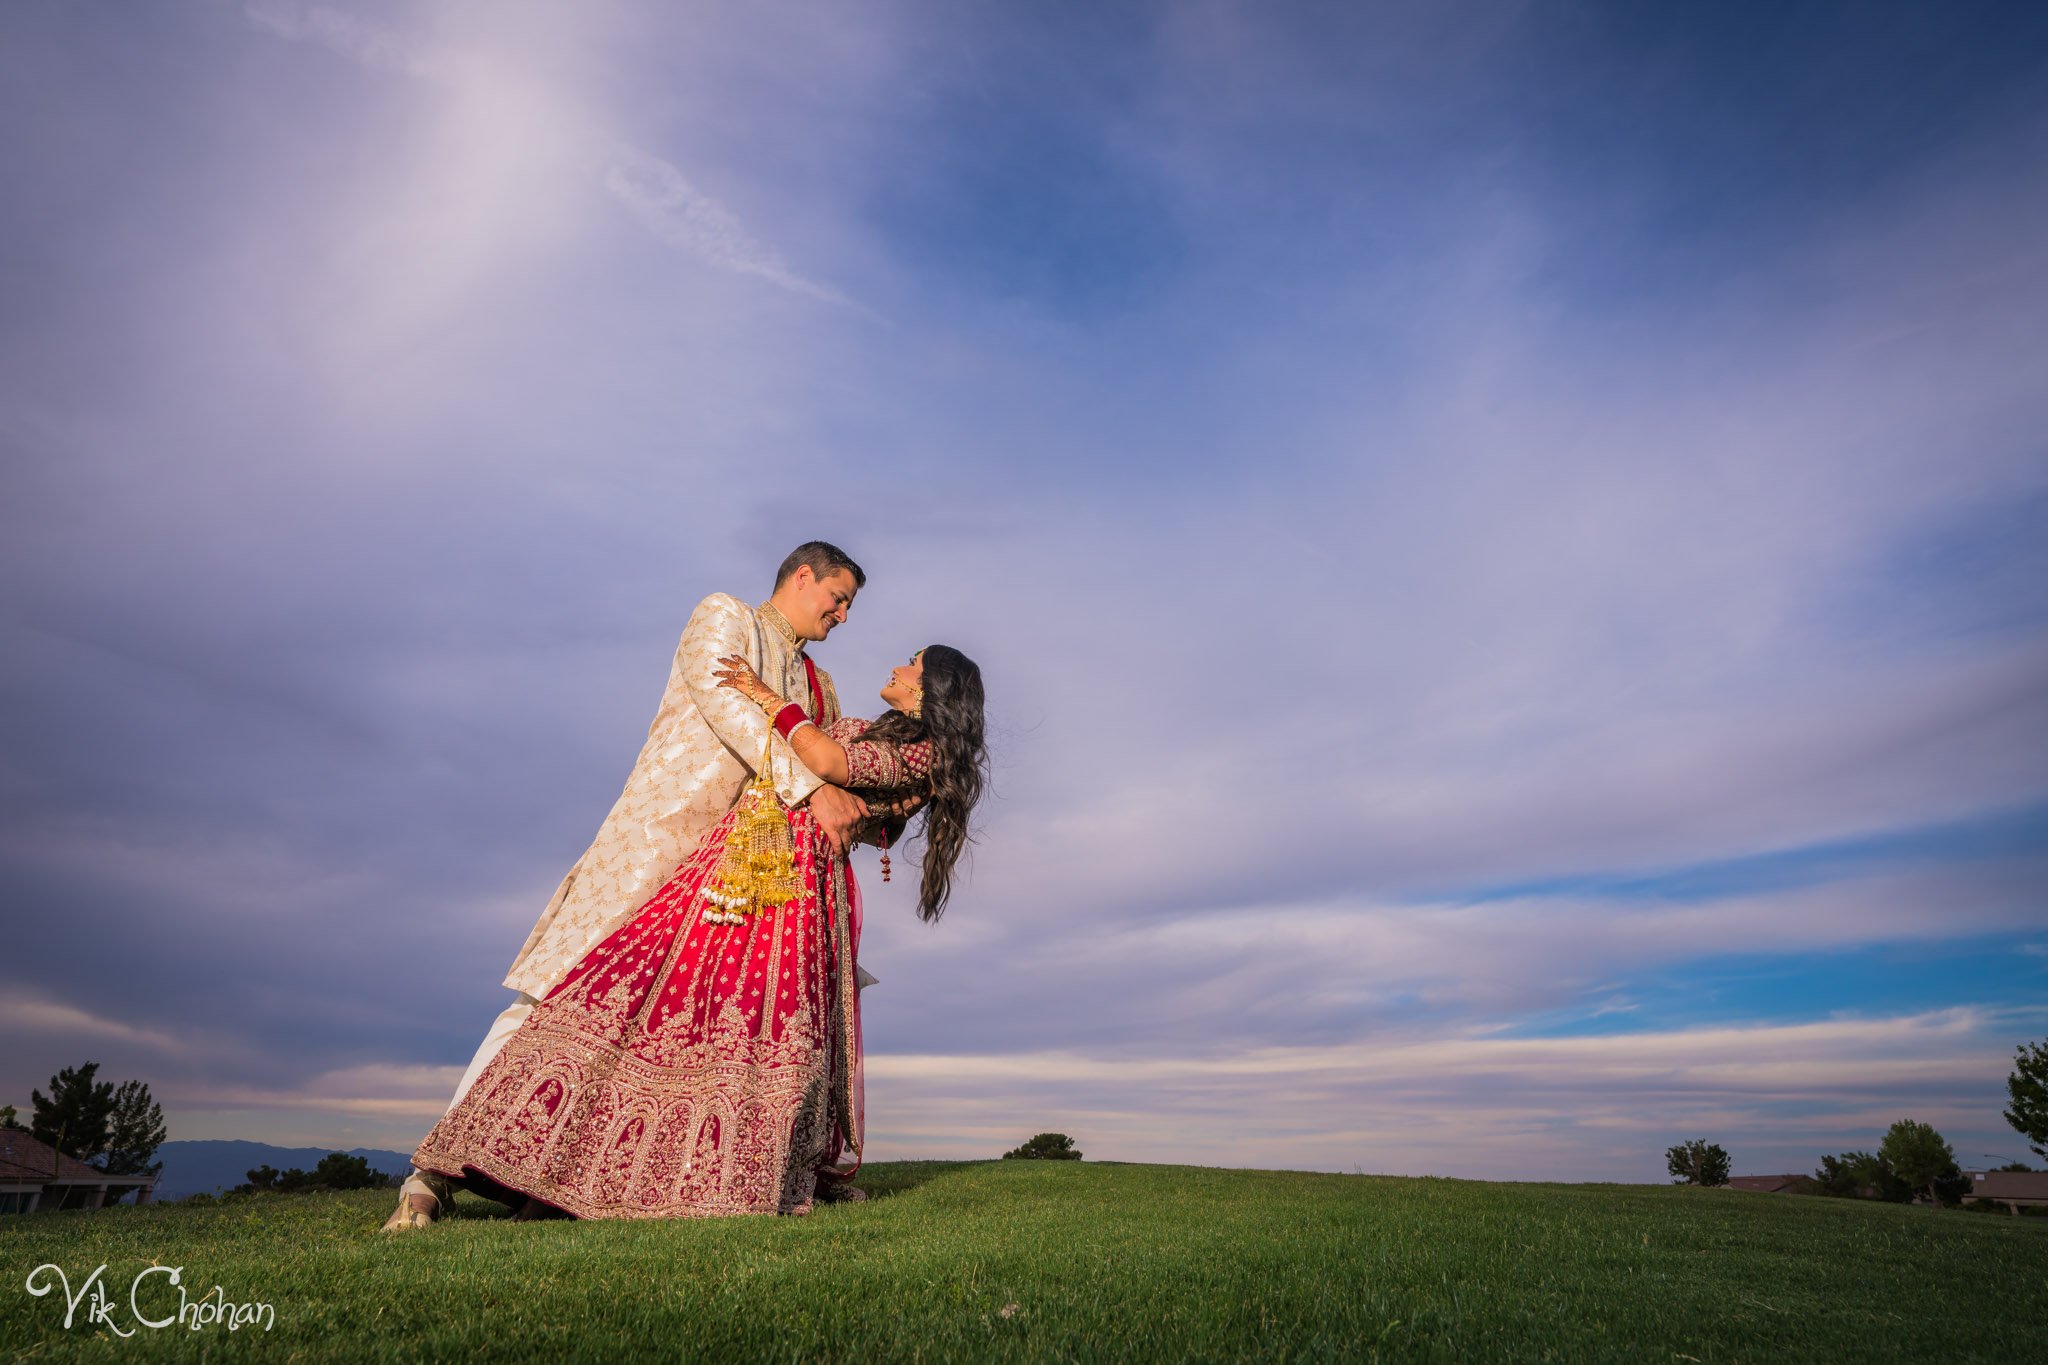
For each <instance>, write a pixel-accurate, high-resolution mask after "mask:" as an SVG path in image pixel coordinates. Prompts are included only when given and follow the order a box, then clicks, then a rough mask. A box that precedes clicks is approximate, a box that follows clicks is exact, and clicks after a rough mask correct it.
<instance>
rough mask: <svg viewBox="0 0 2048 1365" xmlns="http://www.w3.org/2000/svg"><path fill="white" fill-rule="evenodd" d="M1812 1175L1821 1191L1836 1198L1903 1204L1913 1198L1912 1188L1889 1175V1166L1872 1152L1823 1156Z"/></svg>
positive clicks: (1890, 1173)
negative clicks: (1876, 1200)
mask: <svg viewBox="0 0 2048 1365" xmlns="http://www.w3.org/2000/svg"><path fill="white" fill-rule="evenodd" d="M1813 1178H1814V1181H1815V1183H1816V1184H1818V1185H1819V1186H1820V1192H1821V1193H1822V1194H1828V1195H1833V1196H1835V1197H1836V1198H1837V1199H1882V1200H1885V1201H1886V1202H1888V1203H1893V1204H1903V1203H1905V1202H1906V1201H1907V1200H1908V1199H1911V1198H1912V1197H1913V1191H1912V1188H1911V1187H1910V1186H1908V1185H1907V1184H1905V1183H1904V1182H1903V1181H1901V1180H1900V1179H1899V1178H1898V1177H1897V1176H1895V1175H1893V1174H1892V1172H1891V1168H1890V1167H1889V1166H1887V1165H1885V1164H1884V1162H1882V1161H1880V1160H1879V1159H1878V1158H1877V1156H1876V1154H1875V1153H1872V1152H1843V1153H1842V1154H1841V1155H1840V1156H1824V1157H1822V1158H1821V1159H1820V1169H1819V1170H1817V1171H1815V1172H1814V1173H1813Z"/></svg>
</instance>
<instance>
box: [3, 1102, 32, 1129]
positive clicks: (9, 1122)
mask: <svg viewBox="0 0 2048 1365" xmlns="http://www.w3.org/2000/svg"><path fill="white" fill-rule="evenodd" d="M0 1130H5V1131H7V1132H10V1133H25V1132H27V1131H28V1130H27V1129H26V1128H23V1127H22V1126H21V1115H20V1114H19V1113H17V1112H16V1110H15V1108H14V1106H13V1105H11V1104H0Z"/></svg>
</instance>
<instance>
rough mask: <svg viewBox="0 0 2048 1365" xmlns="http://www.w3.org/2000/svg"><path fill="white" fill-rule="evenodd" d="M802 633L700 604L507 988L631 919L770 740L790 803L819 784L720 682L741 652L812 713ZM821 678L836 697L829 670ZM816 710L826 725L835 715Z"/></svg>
mask: <svg viewBox="0 0 2048 1365" xmlns="http://www.w3.org/2000/svg"><path fill="white" fill-rule="evenodd" d="M776 615H777V616H778V617H780V615H781V613H779V612H778V613H776ZM783 624H784V625H787V624H788V623H787V622H786V621H785V622H784V623H783ZM801 643H802V642H801V641H793V640H792V639H791V638H789V637H787V636H784V635H783V634H781V633H780V632H778V631H777V630H775V629H772V628H771V627H770V626H769V625H768V624H766V623H764V621H763V620H762V617H761V615H760V613H759V612H757V611H756V610H755V609H754V608H753V607H751V606H748V605H747V604H746V603H744V602H742V601H740V600H739V599H738V598H735V597H729V596H726V595H725V594H723V593H714V594H713V595H712V596H710V597H707V598H705V599H704V600H703V601H702V602H700V603H698V604H697V609H696V610H695V611H694V612H692V613H691V615H690V622H689V624H688V626H686V627H685V628H684V630H683V635H682V639H681V640H680V642H678V644H677V646H676V653H675V659H674V661H673V664H672V665H671V667H670V670H669V680H668V686H667V688H666V689H665V690H664V691H663V693H662V698H661V704H660V706H659V707H658V708H657V709H656V712H655V716H654V721H653V723H652V724H651V725H650V726H649V727H648V731H647V741H646V743H645V744H644V745H642V746H641V749H640V755H639V757H638V758H637V759H636V760H635V761H634V764H633V771H632V772H631V773H630V774H629V775H628V776H627V778H626V785H625V790H624V791H623V792H621V793H620V795H619V799H618V801H617V802H615V803H614V804H613V806H612V809H611V812H610V813H609V814H608V815H606V817H605V819H604V822H603V824H602V825H601V826H600V827H599V828H598V831H597V836H596V838H595V839H593V840H592V841H591V844H590V847H589V848H587V849H586V850H584V853H583V856H582V857H581V858H579V859H577V861H576V864H575V866H574V867H572V868H570V869H569V873H568V875H567V876H565V877H564V878H563V879H562V882H561V885H560V886H558V887H557V888H556V889H555V894H554V896H553V898H552V899H550V900H549V902H548V904H547V907H546V908H545V909H544V910H542V912H541V915H540V919H539V921H538V922H537V923H536V924H535V925H534V927H533V932H532V933H531V934H529V935H528V936H527V940H526V944H525V946H524V947H522V948H521V949H520V951H519V956H518V958H517V959H516V960H515V961H514V962H513V964H512V967H511V970H510V971H509V972H508V973H507V975H506V977H505V984H506V986H508V987H510V988H511V989H513V990H517V991H524V992H526V993H527V994H528V995H532V996H536V997H539V996H544V995H546V994H547V993H548V991H549V990H550V989H551V988H552V987H553V986H554V984H555V983H556V982H557V981H559V980H561V978H562V976H563V975H564V974H565V973H566V972H567V971H568V970H569V968H570V967H571V966H572V965H574V964H575V962H576V960H577V959H578V958H580V957H581V956H582V955H583V954H584V953H585V952H586V951H587V950H588V949H589V948H590V947H591V946H592V945H594V944H596V943H598V942H600V941H601V940H603V939H604V937H605V936H606V935H607V934H608V933H610V932H611V931H612V930H613V929H614V928H616V927H617V926H618V925H619V924H621V923H623V922H624V921H625V920H627V919H629V918H631V916H632V915H633V913H634V912H635V911H637V910H638V909H639V908H640V906H641V905H642V904H644V903H645V902H646V901H647V899H648V897H650V896H652V895H653V894H654V893H655V891H656V890H658V889H659V888H660V886H661V885H662V883H663V882H665V881H666V880H667V879H668V878H669V876H670V875H671V874H672V873H673V872H674V871H675V870H676V868H677V867H679V866H680V865H681V864H682V862H683V861H684V859H685V858H687V857H688V856H689V855H690V852H691V850H692V849H694V848H695V847H696V845H697V841H698V839H700V838H701V837H702V836H703V834H704V831H705V830H707V829H709V828H710V827H711V826H713V825H715V824H717V823H718V822H719V820H721V819H723V818H724V816H725V813H726V812H727V811H728V810H730V809H731V808H732V803H733V802H734V801H735V800H737V799H738V797H739V794H740V791H741V789H742V788H743V787H745V785H746V783H747V779H748V778H749V777H750V776H751V775H752V769H751V767H750V766H749V765H751V764H753V763H755V762H756V761H758V759H759V757H760V754H761V751H762V748H763V747H764V745H765V746H768V747H769V748H770V751H771V753H772V758H771V760H770V768H771V770H772V774H773V776H774V779H775V786H776V791H777V792H778V794H779V795H780V796H781V797H782V800H783V802H784V804H786V805H788V806H790V807H792V808H793V807H796V806H798V805H801V804H802V803H803V802H804V801H805V800H806V799H807V798H808V797H809V796H810V794H811V793H812V792H813V791H815V790H817V788H818V786H819V779H818V778H817V776H816V775H815V774H813V773H812V772H811V771H810V770H809V769H807V768H805V767H804V766H803V764H802V763H801V762H800V761H798V759H797V757H796V754H795V753H794V752H793V751H792V750H791V749H790V747H789V745H788V742H787V741H785V740H783V739H782V738H781V737H780V736H776V737H775V738H774V739H773V740H772V741H771V740H770V738H769V734H770V731H771V730H772V728H773V727H772V726H771V724H770V722H769V720H768V718H767V717H766V716H764V715H762V714H761V710H760V708H759V707H757V706H755V705H754V704H753V703H752V702H750V701H748V700H746V698H744V697H742V696H741V695H740V694H739V693H737V692H735V691H733V690H732V689H731V688H721V687H719V686H718V680H717V677H716V670H717V667H718V660H719V658H720V657H722V656H724V655H728V654H738V655H740V656H741V657H743V658H745V659H746V660H747V662H748V663H750V664H752V665H753V666H754V670H755V672H757V673H758V674H760V676H761V680H762V681H763V682H765V683H767V684H768V686H770V687H772V688H774V689H775V690H776V691H778V692H780V693H781V694H782V695H784V696H786V697H790V698H793V699H795V700H797V701H798V702H799V703H800V704H801V705H802V706H803V708H804V710H805V713H806V714H808V713H809V712H810V711H811V710H812V709H813V707H812V703H811V697H810V683H809V678H808V676H807V674H806V671H805V669H804V663H803V650H802V649H801V647H800V646H801ZM819 685H820V687H821V689H823V690H824V691H825V693H826V695H827V697H828V698H829V697H831V696H832V695H833V694H832V689H831V684H830V681H829V679H828V678H827V677H826V675H825V674H824V672H823V671H822V670H820V672H819ZM826 709H827V711H828V712H829V711H830V710H831V709H832V708H831V706H830V705H828V706H827V708H826ZM813 719H815V720H817V721H818V722H819V723H820V724H829V723H830V721H831V720H832V719H833V717H832V716H831V715H829V714H828V715H826V716H818V717H813Z"/></svg>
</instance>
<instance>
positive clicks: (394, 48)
mask: <svg viewBox="0 0 2048 1365" xmlns="http://www.w3.org/2000/svg"><path fill="white" fill-rule="evenodd" d="M242 13H243V15H245V16H246V17H247V18H248V20H249V22H250V23H251V24H253V25H255V26H256V27H257V28H258V29H260V30H262V31H263V32H265V33H268V34H270V35H272V36H273V37H277V38H282V39H284V40H285V41H286V42H293V43H317V44H319V45H320V46H321V47H324V48H327V49H328V50H329V51H331V52H334V53H336V54H338V55H340V56H343V57H346V58H348V59H349V60H350V61H352V62H358V63H360V64H361V65H363V66H367V67H370V68H372V69H374V70H378V71H395V72H399V73H401V74H403V75H407V76H433V75H436V74H438V68H437V66H436V64H435V63H434V61H433V60H432V59H431V58H430V57H429V55H428V54H427V53H426V51H425V50H424V49H422V48H421V47H420V46H419V45H417V44H416V43H413V42H409V41H407V40H405V39H403V38H401V37H400V36H399V35H398V34H396V33H394V32H392V31H391V30H390V29H387V28H384V27H383V26H381V25H379V24H376V23H373V22H372V21H370V20H367V19H364V18H361V17H360V16H358V15H354V14H349V13H346V12H344V11H342V10H337V9H330V8H328V7H327V6H326V5H315V4H307V3H303V0H250V3H248V4H246V5H244V6H243V7H242Z"/></svg>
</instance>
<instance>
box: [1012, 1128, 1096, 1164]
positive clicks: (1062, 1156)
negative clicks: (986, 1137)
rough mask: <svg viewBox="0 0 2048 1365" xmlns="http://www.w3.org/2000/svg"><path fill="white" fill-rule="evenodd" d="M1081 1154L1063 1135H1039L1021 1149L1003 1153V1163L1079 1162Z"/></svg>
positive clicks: (1070, 1140) (1071, 1140)
mask: <svg viewBox="0 0 2048 1365" xmlns="http://www.w3.org/2000/svg"><path fill="white" fill-rule="evenodd" d="M1080 1159H1081V1153H1080V1152H1078V1151H1076V1150H1075V1148H1074V1140H1073V1139H1072V1138H1070V1137H1068V1136H1067V1135H1066V1134H1065V1133H1040V1134H1039V1135H1038V1136H1037V1137H1034V1138H1032V1139H1031V1140H1030V1141H1029V1142H1027V1143H1025V1144H1024V1145H1023V1146H1021V1147H1013V1148H1011V1149H1010V1150H1009V1151H1007V1152H1004V1153H1003V1160H1005V1161H1079V1160H1080Z"/></svg>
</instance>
